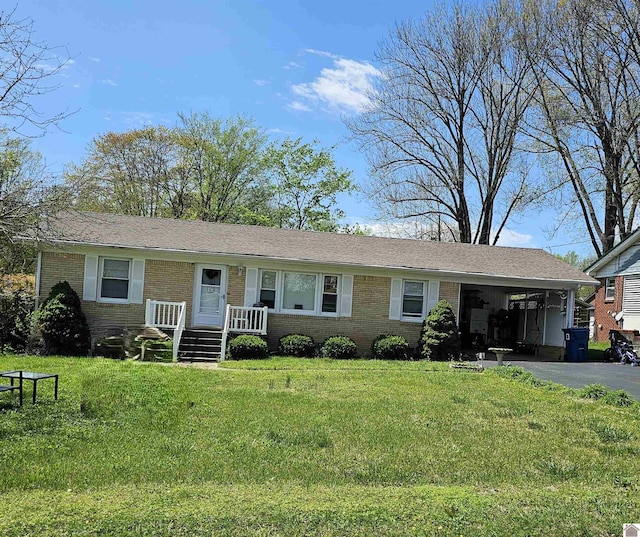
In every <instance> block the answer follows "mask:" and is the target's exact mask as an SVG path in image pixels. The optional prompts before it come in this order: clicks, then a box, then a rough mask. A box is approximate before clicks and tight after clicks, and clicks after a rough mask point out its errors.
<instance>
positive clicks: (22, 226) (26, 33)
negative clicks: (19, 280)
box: [0, 8, 69, 270]
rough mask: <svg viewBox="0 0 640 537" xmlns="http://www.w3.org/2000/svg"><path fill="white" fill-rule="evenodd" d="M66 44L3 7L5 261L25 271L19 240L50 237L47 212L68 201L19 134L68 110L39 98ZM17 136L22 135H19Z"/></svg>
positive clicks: (1, 236)
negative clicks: (45, 106) (42, 104)
mask: <svg viewBox="0 0 640 537" xmlns="http://www.w3.org/2000/svg"><path fill="white" fill-rule="evenodd" d="M68 61H69V56H68V54H67V52H66V50H64V49H62V48H56V47H50V46H49V45H48V44H47V43H44V42H39V41H37V40H36V39H35V37H34V30H33V21H32V20H31V19H28V18H25V19H20V18H19V17H17V15H16V11H15V10H13V11H11V10H8V11H7V10H3V9H2V8H0V266H2V269H3V270H14V269H18V270H20V269H21V270H24V269H25V268H27V267H28V265H29V263H30V260H29V259H28V256H26V255H24V254H25V250H24V248H23V247H21V246H20V245H17V244H16V237H17V236H19V235H22V234H24V233H25V232H26V230H27V229H30V233H31V234H32V235H35V236H36V237H37V238H39V239H43V238H46V236H47V231H48V229H47V216H48V215H49V214H51V213H54V212H56V211H58V210H59V209H60V208H61V207H63V206H65V204H66V202H67V196H64V195H62V194H61V191H60V189H59V188H58V187H57V186H56V185H55V182H56V181H55V178H53V177H51V176H50V174H49V173H48V171H47V170H46V167H45V166H44V164H43V162H42V159H41V157H40V155H39V154H38V153H36V152H34V151H32V150H31V149H30V148H29V143H28V141H27V140H25V139H20V138H19V137H18V136H19V135H20V134H21V133H23V131H28V132H29V134H33V133H34V131H35V132H36V133H41V132H43V131H44V130H46V128H47V126H49V125H52V124H57V123H58V122H59V121H60V120H62V119H63V118H64V117H66V115H68V114H67V112H66V111H63V112H61V113H58V114H49V115H48V114H45V113H43V112H42V111H41V110H39V108H38V97H39V96H41V95H42V94H45V93H48V92H50V91H53V90H54V89H55V88H56V87H57V85H56V83H55V80H56V78H55V75H56V74H57V73H58V72H59V71H60V70H61V69H62V68H64V66H65V65H66V64H67V63H68ZM16 135H18V136H16Z"/></svg>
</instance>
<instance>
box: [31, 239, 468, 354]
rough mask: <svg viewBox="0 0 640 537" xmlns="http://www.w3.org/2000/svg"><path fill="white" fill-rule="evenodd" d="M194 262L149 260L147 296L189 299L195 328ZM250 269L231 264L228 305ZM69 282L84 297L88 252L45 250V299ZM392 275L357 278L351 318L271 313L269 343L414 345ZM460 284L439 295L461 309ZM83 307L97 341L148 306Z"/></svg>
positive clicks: (363, 350)
mask: <svg viewBox="0 0 640 537" xmlns="http://www.w3.org/2000/svg"><path fill="white" fill-rule="evenodd" d="M194 271H195V263H185V262H177V261H157V260H149V259H148V260H146V263H145V278H144V293H143V299H144V300H146V299H148V298H149V299H155V300H166V301H170V302H182V301H186V303H187V319H186V321H187V322H186V324H187V327H190V326H191V320H192V307H193V281H194ZM245 276H246V270H244V271H242V274H238V268H237V267H236V266H230V267H229V270H228V280H227V303H229V304H231V305H234V306H241V305H243V304H244V286H245ZM64 280H66V281H68V282H69V284H70V285H71V287H72V288H73V289H74V290H75V291H76V292H77V293H78V295H79V296H80V297H81V298H82V293H83V282H84V255H81V254H69V253H59V252H43V254H42V269H41V278H40V301H41V302H42V301H43V300H44V299H45V298H46V297H47V296H48V294H49V291H50V290H51V287H52V286H53V285H55V284H56V283H58V282H60V281H64ZM390 287H391V278H388V277H381V276H355V277H354V281H353V304H352V316H351V317H316V316H307V315H284V314H275V313H270V314H269V316H268V336H267V341H268V343H269V347H270V348H272V349H273V350H275V349H276V348H277V346H278V340H279V339H280V337H282V336H285V335H287V334H295V333H300V334H306V335H309V336H311V337H313V339H314V340H315V341H316V343H322V341H324V340H325V339H326V338H328V337H330V336H334V335H346V336H349V337H351V338H352V339H353V340H354V341H355V342H356V344H357V345H358V354H359V355H369V354H370V351H371V343H372V341H373V339H374V338H375V337H377V336H379V335H380V334H394V335H400V336H403V337H404V338H406V340H407V341H408V342H409V346H410V347H412V348H415V347H416V346H417V343H418V338H419V336H420V329H421V327H422V323H419V322H418V323H411V322H402V321H394V320H390V319H389V300H390ZM459 288H460V285H459V284H457V283H448V282H441V283H440V298H444V299H446V300H447V301H449V303H450V304H451V306H452V307H453V310H454V312H457V311H458V300H459V294H460V289H459ZM82 309H83V311H84V312H85V315H86V316H87V320H88V322H89V326H90V328H91V336H92V340H93V341H94V342H95V341H96V340H97V339H99V338H101V337H104V335H107V334H109V333H110V332H111V331H114V330H117V329H121V328H123V327H125V326H136V325H142V324H143V323H144V314H145V304H144V302H143V303H142V304H105V303H100V302H87V301H84V300H83V301H82Z"/></svg>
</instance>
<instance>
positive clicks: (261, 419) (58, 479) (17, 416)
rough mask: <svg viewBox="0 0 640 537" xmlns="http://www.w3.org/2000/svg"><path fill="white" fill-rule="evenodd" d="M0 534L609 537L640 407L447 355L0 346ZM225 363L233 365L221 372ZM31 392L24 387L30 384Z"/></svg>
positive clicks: (631, 475)
mask: <svg viewBox="0 0 640 537" xmlns="http://www.w3.org/2000/svg"><path fill="white" fill-rule="evenodd" d="M11 368H20V369H29V370H37V371H47V372H57V373H59V374H60V379H61V380H60V400H59V401H58V402H53V400H52V393H51V392H52V387H51V386H49V385H47V384H46V381H44V382H42V385H41V387H40V386H39V393H40V397H41V399H40V401H39V402H38V403H37V404H36V405H35V406H34V405H32V404H31V403H30V399H29V397H26V398H25V399H26V403H25V406H24V407H23V408H21V409H20V408H19V407H16V406H14V405H13V404H11V403H10V402H11V401H12V400H13V399H14V396H12V395H7V394H3V395H2V396H1V398H0V461H2V469H1V470H0V472H1V473H0V475H1V478H0V498H1V500H0V535H3V536H14V535H15V536H24V535H34V536H35V535H37V536H47V535H74V536H75V535H124V534H126V535H184V536H191V535H264V536H266V535H287V536H288V535H300V536H302V535H327V536H328V535H335V536H338V535H372V534H376V535H398V536H400V535H473V536H484V535H487V536H489V535H506V534H510V535H523V536H524V535H541V536H542V535H545V536H546V535H572V536H573V535H584V536H587V535H588V536H592V535H601V536H605V535H620V534H621V533H622V524H623V523H625V522H634V521H635V522H637V521H640V502H639V501H638V496H639V495H638V486H639V485H640V483H639V481H638V480H639V476H640V441H639V439H638V436H639V434H640V433H638V431H639V430H640V428H639V425H640V409H639V406H638V405H635V406H633V407H631V408H618V407H613V406H608V405H605V404H603V403H601V402H594V401H590V400H585V399H580V398H579V397H578V396H577V394H576V392H575V391H570V390H563V389H561V388H559V387H557V386H555V387H552V388H551V389H548V388H540V387H534V386H532V385H530V384H525V383H522V382H518V381H516V380H510V379H507V378H502V377H500V376H499V374H498V372H496V371H493V370H491V371H486V372H484V373H472V372H465V371H453V370H450V369H449V368H448V367H446V364H434V363H428V362H426V363H425V362H417V363H405V362H400V363H394V362H375V361H359V360H355V361H332V360H303V359H301V360H293V359H273V360H268V361H260V362H258V361H251V362H226V363H225V364H224V369H219V370H202V369H195V368H190V367H173V366H167V365H159V364H148V363H146V364H145V363H136V362H118V361H111V360H104V359H72V358H31V357H0V370H4V369H11ZM231 368H236V369H231ZM27 386H28V388H27V391H29V389H30V387H31V385H30V384H28V385H27Z"/></svg>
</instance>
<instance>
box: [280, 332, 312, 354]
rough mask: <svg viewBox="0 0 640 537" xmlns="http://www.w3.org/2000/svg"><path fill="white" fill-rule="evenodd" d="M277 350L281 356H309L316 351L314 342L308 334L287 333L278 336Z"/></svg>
mask: <svg viewBox="0 0 640 537" xmlns="http://www.w3.org/2000/svg"><path fill="white" fill-rule="evenodd" d="M278 350H279V351H280V354H282V355H283V356H296V357H298V358H309V357H311V356H313V355H314V354H315V353H316V344H315V343H314V342H313V338H311V337H310V336H305V335H302V334H289V335H288V336H283V337H281V338H280V341H279V343H278Z"/></svg>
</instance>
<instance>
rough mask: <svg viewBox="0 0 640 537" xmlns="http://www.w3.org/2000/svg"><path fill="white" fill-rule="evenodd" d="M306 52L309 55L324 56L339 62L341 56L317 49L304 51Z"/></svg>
mask: <svg viewBox="0 0 640 537" xmlns="http://www.w3.org/2000/svg"><path fill="white" fill-rule="evenodd" d="M304 51H305V52H306V53H307V54H315V55H316V56H324V57H325V58H333V59H334V60H337V59H339V58H340V56H337V55H335V54H332V53H331V52H326V51H324V50H317V49H315V48H306V49H304Z"/></svg>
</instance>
